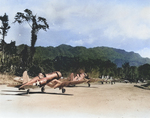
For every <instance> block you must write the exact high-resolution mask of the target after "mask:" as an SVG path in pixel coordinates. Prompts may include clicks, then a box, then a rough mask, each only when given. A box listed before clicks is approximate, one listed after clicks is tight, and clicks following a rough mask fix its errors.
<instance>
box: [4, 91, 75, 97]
mask: <svg viewBox="0 0 150 118" xmlns="http://www.w3.org/2000/svg"><path fill="white" fill-rule="evenodd" d="M2 92H19V93H17V94H10V93H9V94H7V93H1V95H16V96H26V95H30V94H49V95H66V96H73V94H65V93H51V92H43V93H42V92H29V94H27V92H26V91H13V90H2ZM20 92H23V93H20Z"/></svg>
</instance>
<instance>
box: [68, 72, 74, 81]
mask: <svg viewBox="0 0 150 118" xmlns="http://www.w3.org/2000/svg"><path fill="white" fill-rule="evenodd" d="M73 78H74V73H71V74H70V75H69V77H68V78H67V80H69V81H73Z"/></svg>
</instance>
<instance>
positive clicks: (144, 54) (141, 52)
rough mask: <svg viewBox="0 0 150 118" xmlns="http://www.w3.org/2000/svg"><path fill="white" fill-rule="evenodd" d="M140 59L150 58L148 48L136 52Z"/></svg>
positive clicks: (149, 49)
mask: <svg viewBox="0 0 150 118" xmlns="http://www.w3.org/2000/svg"><path fill="white" fill-rule="evenodd" d="M137 53H139V54H140V55H141V56H142V57H148V58H149V57H150V48H143V49H141V50H139V51H137Z"/></svg>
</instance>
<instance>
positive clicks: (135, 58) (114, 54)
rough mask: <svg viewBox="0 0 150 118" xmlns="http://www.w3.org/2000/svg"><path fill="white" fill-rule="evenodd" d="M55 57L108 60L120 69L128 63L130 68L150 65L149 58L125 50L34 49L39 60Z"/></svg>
mask: <svg viewBox="0 0 150 118" xmlns="http://www.w3.org/2000/svg"><path fill="white" fill-rule="evenodd" d="M57 56H63V57H78V58H80V59H84V60H88V59H101V60H110V61H112V62H113V63H115V64H116V65H117V66H118V67H121V66H122V64H124V63H125V62H129V64H130V65H131V66H139V65H143V64H146V63H150V59H149V58H142V57H141V56H140V55H139V54H138V53H134V52H126V51H125V50H121V49H115V48H109V47H94V48H86V47H82V46H77V47H72V46H69V45H64V44H62V45H59V46H58V47H52V46H49V47H36V53H35V56H34V57H35V58H41V59H55V58H56V57H57Z"/></svg>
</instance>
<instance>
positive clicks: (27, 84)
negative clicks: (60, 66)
mask: <svg viewBox="0 0 150 118" xmlns="http://www.w3.org/2000/svg"><path fill="white" fill-rule="evenodd" d="M61 76H62V75H61V73H60V72H59V71H55V72H53V73H50V74H43V73H39V75H38V76H36V77H34V78H33V79H30V78H29V76H28V74H27V71H24V73H23V76H22V77H16V78H14V81H17V82H18V83H20V84H19V85H14V86H15V87H18V88H19V90H22V89H23V90H25V89H27V93H28V94H29V91H30V88H36V87H40V88H41V92H44V91H45V85H48V86H50V84H49V83H50V82H51V81H53V80H55V79H57V80H59V79H60V78H61ZM8 86H11V85H8ZM50 87H51V86H50ZM64 92H65V89H63V88H62V93H64Z"/></svg>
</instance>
